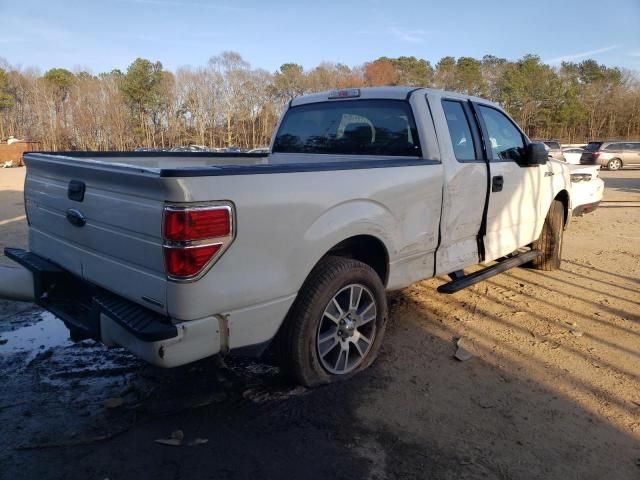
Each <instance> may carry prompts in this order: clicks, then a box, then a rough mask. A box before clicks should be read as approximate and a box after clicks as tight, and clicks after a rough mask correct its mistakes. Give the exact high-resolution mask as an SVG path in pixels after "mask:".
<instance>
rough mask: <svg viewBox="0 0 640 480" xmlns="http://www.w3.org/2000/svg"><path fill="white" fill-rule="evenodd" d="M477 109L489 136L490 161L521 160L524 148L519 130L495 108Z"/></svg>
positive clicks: (482, 106) (480, 107) (480, 106)
mask: <svg viewBox="0 0 640 480" xmlns="http://www.w3.org/2000/svg"><path fill="white" fill-rule="evenodd" d="M478 107H479V111H480V115H481V116H482V119H483V120H484V124H485V126H486V128H487V133H488V135H489V142H490V143H491V159H492V160H498V161H499V160H512V161H514V162H519V161H521V160H523V159H524V156H525V148H524V139H523V138H522V134H521V133H520V130H518V129H517V128H516V126H515V125H514V124H513V123H512V122H511V120H509V118H508V117H507V116H506V115H505V114H504V113H502V112H500V111H498V110H496V109H495V108H491V107H486V106H484V105H479V106H478Z"/></svg>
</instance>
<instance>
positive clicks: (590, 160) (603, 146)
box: [580, 141, 640, 170]
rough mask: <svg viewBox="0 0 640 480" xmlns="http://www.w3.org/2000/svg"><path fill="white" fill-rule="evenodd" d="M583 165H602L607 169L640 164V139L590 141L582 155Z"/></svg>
mask: <svg viewBox="0 0 640 480" xmlns="http://www.w3.org/2000/svg"><path fill="white" fill-rule="evenodd" d="M580 164H581V165H601V166H603V167H605V168H606V169H607V170H620V169H621V168H622V167H624V166H631V165H640V141H631V142H621V141H614V142H611V141H606V142H589V144H588V145H587V146H586V147H585V149H584V153H583V154H582V156H581V157H580Z"/></svg>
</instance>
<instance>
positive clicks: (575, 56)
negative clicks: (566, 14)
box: [543, 45, 622, 64]
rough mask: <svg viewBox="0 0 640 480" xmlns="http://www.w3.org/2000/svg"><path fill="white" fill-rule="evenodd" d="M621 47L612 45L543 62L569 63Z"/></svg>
mask: <svg viewBox="0 0 640 480" xmlns="http://www.w3.org/2000/svg"><path fill="white" fill-rule="evenodd" d="M621 46H622V45H610V46H608V47H602V48H596V49H595V50H589V51H587V52H580V53H570V54H568V55H562V56H560V57H555V58H548V59H546V60H543V62H544V63H550V64H554V63H562V62H569V61H571V60H577V59H579V58H585V57H593V56H595V55H599V54H600V53H604V52H609V51H611V50H615V49H616V48H620V47H621Z"/></svg>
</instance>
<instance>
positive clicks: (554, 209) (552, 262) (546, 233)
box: [531, 200, 564, 271]
mask: <svg viewBox="0 0 640 480" xmlns="http://www.w3.org/2000/svg"><path fill="white" fill-rule="evenodd" d="M563 234H564V205H563V204H562V202H561V201H560V200H554V201H553V202H551V207H550V208H549V213H547V218H545V220H544V226H543V227H542V233H541V234H540V238H538V240H536V241H535V242H533V243H532V244H531V248H533V249H534V250H540V251H541V252H542V255H540V256H539V257H538V258H536V259H535V260H533V261H532V262H531V266H532V267H533V268H535V269H536V270H546V271H551V270H557V269H558V268H560V265H561V263H562V243H563V242H562V237H563Z"/></svg>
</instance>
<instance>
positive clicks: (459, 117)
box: [442, 100, 476, 162]
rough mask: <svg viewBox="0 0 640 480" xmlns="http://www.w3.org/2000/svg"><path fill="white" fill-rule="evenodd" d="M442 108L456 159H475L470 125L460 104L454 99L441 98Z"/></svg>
mask: <svg viewBox="0 0 640 480" xmlns="http://www.w3.org/2000/svg"><path fill="white" fill-rule="evenodd" d="M442 108H443V109H444V114H445V117H446V118H447V125H448V127H449V136H450V137H451V144H452V145H453V153H454V154H455V156H456V159H457V160H460V161H462V162H464V161H471V160H475V159H476V150H475V147H474V145H473V137H472V136H471V127H470V126H469V119H468V118H467V115H466V114H465V111H464V108H463V106H462V104H461V103H460V102H456V101H454V100H443V101H442Z"/></svg>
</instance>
